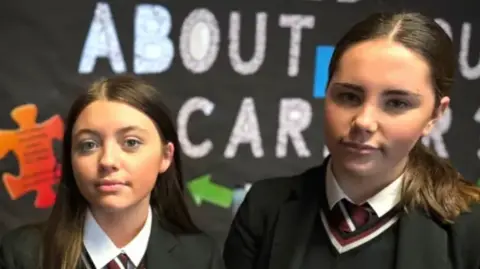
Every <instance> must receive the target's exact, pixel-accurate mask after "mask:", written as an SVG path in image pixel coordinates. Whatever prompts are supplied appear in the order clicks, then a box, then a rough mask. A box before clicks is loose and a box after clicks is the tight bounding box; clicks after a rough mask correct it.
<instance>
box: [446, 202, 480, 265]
mask: <svg viewBox="0 0 480 269" xmlns="http://www.w3.org/2000/svg"><path fill="white" fill-rule="evenodd" d="M451 232H452V236H453V241H454V242H455V247H456V248H457V249H458V253H460V254H461V255H462V256H463V260H464V262H465V263H466V264H476V265H478V264H479V263H480V258H479V257H480V203H475V204H472V205H471V207H470V211H469V212H465V213H462V214H461V215H459V216H458V217H457V219H456V220H455V222H454V223H453V224H452V231H451Z"/></svg>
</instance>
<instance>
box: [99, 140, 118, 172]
mask: <svg viewBox="0 0 480 269" xmlns="http://www.w3.org/2000/svg"><path fill="white" fill-rule="evenodd" d="M118 155H119V152H118V149H117V148H116V147H115V145H113V143H105V145H104V146H103V149H102V152H101V155H100V159H99V166H100V170H102V171H104V172H113V171H116V170H118V157H119V156H118Z"/></svg>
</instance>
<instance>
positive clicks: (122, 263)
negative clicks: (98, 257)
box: [107, 253, 128, 269]
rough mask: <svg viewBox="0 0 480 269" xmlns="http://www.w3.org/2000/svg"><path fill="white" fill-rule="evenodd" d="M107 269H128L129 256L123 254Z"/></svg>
mask: <svg viewBox="0 0 480 269" xmlns="http://www.w3.org/2000/svg"><path fill="white" fill-rule="evenodd" d="M107 269H128V256H127V254H125V253H121V254H120V255H118V256H117V257H116V258H115V259H113V260H111V261H110V262H109V263H108V264H107Z"/></svg>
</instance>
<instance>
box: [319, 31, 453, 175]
mask: <svg viewBox="0 0 480 269" xmlns="http://www.w3.org/2000/svg"><path fill="white" fill-rule="evenodd" d="M448 103H449V99H448V97H444V98H443V99H442V100H441V103H440V106H439V107H438V108H436V107H435V95H434V88H433V86H432V82H431V74H430V68H429V65H428V64H427V62H426V61H425V60H424V59H423V58H422V57H420V56H419V55H418V54H416V53H414V52H412V51H411V50H409V49H408V48H406V47H404V46H403V45H401V44H400V43H397V42H395V41H392V40H389V39H378V40H370V41H365V42H361V43H359V44H357V45H354V46H353V47H351V48H349V49H347V51H346V52H345V53H344V54H343V56H342V57H341V58H340V60H339V63H338V68H337V70H336V71H335V73H334V75H333V77H332V79H331V82H330V84H329V87H328V90H327V96H326V98H325V113H324V117H325V119H324V123H325V126H324V130H325V137H326V144H327V147H328V148H329V150H330V152H331V156H332V161H333V163H334V165H335V166H336V167H337V168H338V169H342V171H343V172H344V173H347V174H351V175H354V176H373V175H375V174H377V173H387V172H389V171H390V172H396V171H399V170H401V169H403V167H404V165H405V163H406V160H407V158H408V153H409V152H410V150H411V149H412V148H413V146H414V145H415V143H416V142H417V141H418V140H419V138H420V137H421V136H424V135H427V134H428V133H429V132H430V130H431V129H432V127H433V126H434V123H435V121H436V120H437V119H438V117H440V116H441V115H442V113H443V111H444V110H445V109H446V108H447V106H448ZM399 172H401V171H399Z"/></svg>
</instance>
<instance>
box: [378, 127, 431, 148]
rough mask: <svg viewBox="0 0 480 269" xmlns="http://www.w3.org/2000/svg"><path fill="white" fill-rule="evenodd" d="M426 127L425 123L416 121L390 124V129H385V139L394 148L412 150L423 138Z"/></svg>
mask: <svg viewBox="0 0 480 269" xmlns="http://www.w3.org/2000/svg"><path fill="white" fill-rule="evenodd" d="M424 127H425V123H423V122H415V121H405V122H404V121H396V122H395V124H393V123H389V124H388V128H384V130H383V133H384V136H385V139H386V140H387V141H389V143H390V144H392V145H391V146H393V147H405V148H410V145H412V146H413V145H414V144H415V143H416V142H417V140H418V139H419V138H420V137H421V136H422V131H423V129H424Z"/></svg>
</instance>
